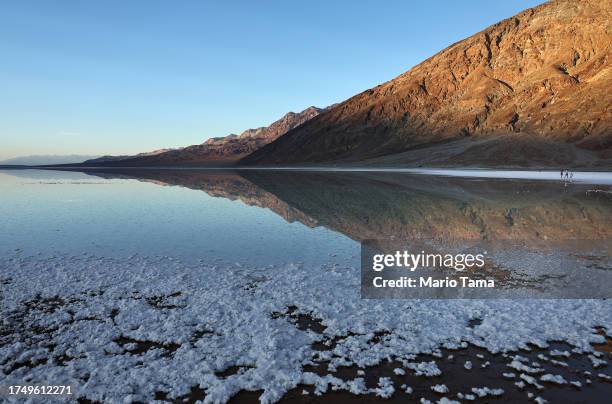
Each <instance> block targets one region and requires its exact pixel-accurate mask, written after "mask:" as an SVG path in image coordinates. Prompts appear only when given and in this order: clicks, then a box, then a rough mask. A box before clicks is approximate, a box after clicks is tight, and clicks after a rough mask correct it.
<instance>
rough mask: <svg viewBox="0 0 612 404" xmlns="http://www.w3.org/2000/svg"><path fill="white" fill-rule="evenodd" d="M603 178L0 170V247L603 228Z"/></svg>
mask: <svg viewBox="0 0 612 404" xmlns="http://www.w3.org/2000/svg"><path fill="white" fill-rule="evenodd" d="M610 189H611V186H610V185H606V184H603V185H593V184H579V183H573V184H569V185H565V184H564V183H562V182H561V181H556V180H551V181H542V180H541V179H540V180H527V179H500V178H493V179H486V178H457V177H446V176H428V175H422V174H420V175H419V174H410V173H376V172H335V173H334V172H312V171H267V170H266V171H259V170H245V171H229V170H226V171H210V170H138V169H127V170H118V169H108V170H106V171H105V170H96V171H88V172H73V171H42V170H4V171H0V195H1V202H2V203H1V204H0V252H2V253H7V252H14V251H15V250H19V251H20V253H21V254H26V255H35V254H42V255H53V254H71V255H74V254H82V253H88V254H95V255H98V256H130V255H134V254H138V255H144V256H158V255H161V256H171V257H178V258H180V259H188V260H206V261H208V262H210V261H219V262H221V261H223V262H230V263H235V262H238V263H240V264H254V265H268V264H270V265H271V264H280V263H288V262H294V263H295V262H302V263H304V264H306V265H308V264H321V263H327V262H342V263H348V264H355V265H357V264H358V260H359V244H358V242H359V241H361V240H366V239H384V238H396V239H398V238H399V239H410V238H415V237H418V238H445V239H448V238H455V239H485V240H499V239H508V238H510V239H543V240H551V239H552V240H563V239H598V240H602V239H610V238H612V237H611V236H612V194H611V193H610Z"/></svg>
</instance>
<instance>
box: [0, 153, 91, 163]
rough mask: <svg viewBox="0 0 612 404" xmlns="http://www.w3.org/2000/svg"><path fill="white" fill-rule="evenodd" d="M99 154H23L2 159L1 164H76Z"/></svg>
mask: <svg viewBox="0 0 612 404" xmlns="http://www.w3.org/2000/svg"><path fill="white" fill-rule="evenodd" d="M96 157H97V156H81V155H76V154H71V155H67V156H58V155H35V156H23V157H15V158H12V159H8V160H3V161H0V165H25V166H38V165H53V164H74V163H81V162H83V161H85V160H89V159H93V158H96Z"/></svg>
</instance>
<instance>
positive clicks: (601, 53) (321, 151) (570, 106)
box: [242, 0, 612, 167]
mask: <svg viewBox="0 0 612 404" xmlns="http://www.w3.org/2000/svg"><path fill="white" fill-rule="evenodd" d="M611 13H612V0H597V1H587V0H560V1H552V2H548V3H545V4H543V5H541V6H538V7H535V8H533V9H528V10H525V11H523V12H521V13H519V14H517V15H516V16H514V17H512V18H509V19H506V20H503V21H501V22H499V23H497V24H495V25H493V26H491V27H489V28H487V29H485V30H484V31H482V32H479V33H477V34H475V35H473V36H471V37H469V38H467V39H465V40H462V41H460V42H457V43H455V44H453V45H451V46H450V47H448V48H446V49H444V50H443V51H441V52H439V53H438V54H436V55H434V56H433V57H431V58H429V59H427V60H425V61H424V62H422V63H421V64H419V65H417V66H415V67H414V68H412V69H410V70H409V71H407V72H406V73H404V74H402V75H400V76H398V77H396V78H395V79H393V80H391V81H388V82H386V83H384V84H381V85H379V86H377V87H375V88H372V89H370V90H367V91H364V92H363V93H361V94H358V95H356V96H354V97H352V98H350V99H348V100H346V101H344V102H342V103H340V104H337V105H336V106H334V107H333V108H331V109H330V110H329V111H327V112H326V113H324V114H321V115H319V116H317V117H315V118H313V119H311V120H309V121H307V122H305V123H304V124H303V125H301V126H299V127H297V128H295V129H293V130H291V131H289V132H288V133H287V134H285V135H283V136H281V137H279V138H278V139H277V140H276V141H274V142H272V143H270V144H268V145H266V146H264V147H262V148H260V149H258V150H256V151H254V152H253V153H252V154H251V155H249V156H248V157H246V158H245V159H243V160H242V163H244V164H249V165H290V164H304V163H329V162H334V163H351V162H360V163H363V162H364V161H366V162H365V164H375V165H422V164H426V165H437V166H442V165H473V166H530V165H536V166H564V165H566V166H572V165H574V166H598V165H599V166H602V165H603V166H606V165H607V166H608V167H609V166H611V165H612V164H611V163H612V107H611V106H612V92H611V91H610V90H611V89H612V69H611V67H610V58H611V55H610V47H611V44H612V19H611V18H610V15H611ZM407 40H409V39H407Z"/></svg>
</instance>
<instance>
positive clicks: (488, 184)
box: [87, 169, 612, 241]
mask: <svg viewBox="0 0 612 404" xmlns="http://www.w3.org/2000/svg"><path fill="white" fill-rule="evenodd" d="M87 173H88V174H90V175H95V176H100V177H103V178H131V179H138V180H140V181H147V182H151V183H156V184H159V185H173V186H181V187H186V188H190V189H194V190H201V191H204V192H206V193H207V194H209V195H211V196H214V197H222V198H227V199H230V200H240V201H241V202H243V203H245V204H247V205H250V206H257V207H261V208H267V209H270V210H271V211H273V212H275V213H276V214H278V215H279V216H281V217H283V218H284V219H285V220H286V221H288V222H296V221H297V222H301V223H303V224H304V225H306V226H309V227H316V226H325V227H327V228H329V229H331V230H334V231H337V232H340V233H342V234H344V235H346V236H348V237H350V238H351V239H353V240H356V241H362V240H367V239H388V238H394V239H411V238H419V239H420V238H433V239H450V240H453V239H457V240H459V239H482V240H503V239H541V240H567V239H594V240H606V239H610V238H611V236H612V196H610V193H607V192H589V191H590V190H592V189H593V188H594V186H593V185H580V184H571V185H570V186H569V187H565V186H564V184H563V183H561V182H555V181H550V182H547V181H528V180H508V179H473V178H472V179H466V178H456V177H454V178H452V177H439V176H437V177H436V176H424V175H410V174H391V173H374V172H368V173H358V172H350V173H348V172H343V173H340V172H337V173H333V172H331V173H330V172H312V171H273V170H241V171H230V170H224V171H210V170H163V169H160V170H149V169H147V170H139V169H126V170H118V169H108V170H95V171H87ZM596 188H597V189H599V190H609V187H606V186H597V187H596Z"/></svg>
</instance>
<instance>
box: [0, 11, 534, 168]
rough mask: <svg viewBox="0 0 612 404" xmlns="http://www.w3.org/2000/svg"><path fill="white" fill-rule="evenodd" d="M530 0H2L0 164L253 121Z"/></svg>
mask: <svg viewBox="0 0 612 404" xmlns="http://www.w3.org/2000/svg"><path fill="white" fill-rule="evenodd" d="M540 3H542V1H531V0H512V1H504V2H488V1H483V0H477V1H476V0H475V1H470V2H461V3H459V2H453V1H429V2H423V3H420V4H415V3H413V2H405V1H395V0H394V1H386V2H374V1H358V2H350V1H333V2H323V1H314V2H307V3H295V2H281V1H276V2H272V1H262V2H247V1H228V2H223V3H222V2H204V1H183V2H169V1H131V2H119V1H106V2H79V1H76V0H75V1H56V2H48V1H30V0H24V1H19V2H8V3H5V4H3V6H2V13H1V14H0V52H1V54H2V55H3V58H2V59H3V61H2V68H1V69H0V87H1V88H2V92H0V108H1V109H2V111H3V117H4V118H3V119H2V120H1V122H0V160H4V159H8V158H13V157H17V156H24V155H36V154H42V155H51V154H58V155H59V154H66V155H68V154H86V155H103V154H134V153H139V152H146V151H151V150H155V149H159V148H165V147H179V146H187V145H191V144H198V143H202V142H203V141H204V140H206V139H207V138H209V137H215V136H225V135H227V134H230V133H240V132H242V131H243V130H245V129H247V128H256V127H259V126H266V125H269V124H270V123H271V122H273V121H274V120H276V119H278V118H280V117H281V116H282V115H284V114H285V113H286V112H289V111H295V112H297V111H301V110H303V109H304V108H307V107H308V106H310V105H315V106H318V107H325V106H328V105H330V104H333V103H336V102H340V101H343V100H345V99H347V98H349V97H351V96H353V95H355V94H357V93H359V92H361V91H363V90H366V89H368V88H371V87H373V86H375V85H377V84H380V83H382V82H385V81H387V80H390V79H392V78H394V77H396V76H397V75H399V74H401V73H403V72H405V71H407V70H409V69H410V68H411V67H413V66H414V65H416V64H418V63H420V62H422V61H423V60H425V59H426V58H428V57H430V56H432V55H434V54H435V53H437V52H439V51H440V50H442V49H443V48H445V47H447V46H449V45H451V44H452V43H454V42H457V41H459V40H461V39H463V38H466V37H468V36H470V35H472V34H474V33H476V32H478V31H481V30H482V29H484V28H486V27H488V26H489V25H491V24H494V23H496V22H497V21H499V20H502V19H504V18H508V17H511V16H512V15H514V14H516V13H518V12H520V11H522V10H523V9H526V8H529V7H534V6H536V5H538V4H540Z"/></svg>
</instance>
